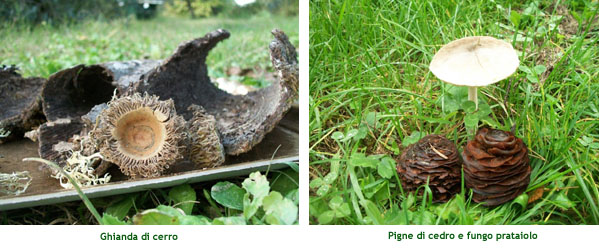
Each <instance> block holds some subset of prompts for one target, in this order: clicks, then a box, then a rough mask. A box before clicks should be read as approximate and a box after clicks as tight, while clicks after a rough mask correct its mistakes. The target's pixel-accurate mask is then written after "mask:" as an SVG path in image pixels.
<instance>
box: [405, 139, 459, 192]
mask: <svg viewBox="0 0 599 250" xmlns="http://www.w3.org/2000/svg"><path fill="white" fill-rule="evenodd" d="M461 165H462V161H461V159H460V156H459V152H458V150H457V148H456V146H455V144H454V143H453V142H451V141H450V140H448V139H447V138H445V137H443V136H441V135H427V136H425V137H424V138H422V139H420V140H419V141H418V142H417V143H415V144H412V145H410V146H408V148H406V150H404V151H403V153H402V154H401V158H400V160H399V164H398V165H397V171H398V172H399V174H400V178H401V184H402V186H403V188H404V190H407V191H408V192H412V191H415V190H417V189H418V188H419V187H420V186H422V185H426V183H427V181H428V186H429V187H430V189H431V191H432V192H433V201H435V202H446V201H448V200H449V199H451V197H453V196H454V195H455V194H457V193H458V192H460V190H461V188H460V182H461V178H460V177H461V171H460V168H461Z"/></svg>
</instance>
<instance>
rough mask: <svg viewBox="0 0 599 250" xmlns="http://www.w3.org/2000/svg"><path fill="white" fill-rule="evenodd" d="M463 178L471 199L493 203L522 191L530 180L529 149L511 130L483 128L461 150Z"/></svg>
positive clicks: (504, 200)
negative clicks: (469, 190) (470, 191)
mask: <svg viewBox="0 0 599 250" xmlns="http://www.w3.org/2000/svg"><path fill="white" fill-rule="evenodd" d="M462 158H463V160H464V178H465V181H466V186H467V187H468V188H470V189H472V191H473V197H472V200H474V201H475V202H479V203H483V205H484V206H496V205H500V204H503V203H505V202H508V201H510V200H513V199H514V198H516V197H517V196H518V195H520V194H521V193H523V192H524V191H525V190H526V188H527V187H528V184H529V182H530V171H531V168H530V165H529V158H528V149H527V148H526V145H525V144H524V142H523V141H522V140H521V139H520V138H517V137H516V136H514V134H512V133H511V132H508V131H502V130H498V129H491V128H488V127H484V128H482V129H480V130H479V131H478V132H477V133H476V136H475V137H474V140H471V141H468V143H467V144H466V147H465V148H464V152H463V153H462Z"/></svg>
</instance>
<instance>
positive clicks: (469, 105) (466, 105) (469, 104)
mask: <svg viewBox="0 0 599 250" xmlns="http://www.w3.org/2000/svg"><path fill="white" fill-rule="evenodd" d="M462 109H464V112H466V113H472V112H474V111H476V103H474V102H473V101H470V100H467V101H464V102H462Z"/></svg>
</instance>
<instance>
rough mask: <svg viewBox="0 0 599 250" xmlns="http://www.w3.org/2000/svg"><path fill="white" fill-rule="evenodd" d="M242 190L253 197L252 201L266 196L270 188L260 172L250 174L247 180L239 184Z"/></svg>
mask: <svg viewBox="0 0 599 250" xmlns="http://www.w3.org/2000/svg"><path fill="white" fill-rule="evenodd" d="M241 186H242V187H243V189H245V190H246V191H247V192H248V193H250V194H251V195H253V199H261V198H263V197H265V196H267V195H268V192H269V191H270V186H269V182H268V180H266V176H264V175H262V174H261V173H260V172H254V173H251V174H250V177H249V178H246V179H245V180H244V181H243V183H242V184H241Z"/></svg>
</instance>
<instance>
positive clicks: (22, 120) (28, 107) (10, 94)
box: [0, 66, 46, 143]
mask: <svg viewBox="0 0 599 250" xmlns="http://www.w3.org/2000/svg"><path fill="white" fill-rule="evenodd" d="M16 71H17V69H16V68H15V67H4V66H3V67H0V128H2V129H4V130H6V131H10V135H9V136H8V137H5V138H0V143H3V142H6V141H10V140H14V139H20V138H23V134H25V132H27V131H29V130H31V129H33V128H35V127H37V126H39V125H40V124H41V123H43V122H44V121H45V118H44V115H43V114H42V112H41V111H42V107H41V98H40V94H41V91H42V86H43V84H44V82H46V79H43V78H39V77H31V78H23V77H21V75H20V74H19V73H17V72H16Z"/></svg>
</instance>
